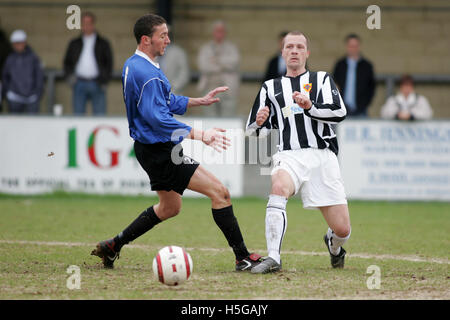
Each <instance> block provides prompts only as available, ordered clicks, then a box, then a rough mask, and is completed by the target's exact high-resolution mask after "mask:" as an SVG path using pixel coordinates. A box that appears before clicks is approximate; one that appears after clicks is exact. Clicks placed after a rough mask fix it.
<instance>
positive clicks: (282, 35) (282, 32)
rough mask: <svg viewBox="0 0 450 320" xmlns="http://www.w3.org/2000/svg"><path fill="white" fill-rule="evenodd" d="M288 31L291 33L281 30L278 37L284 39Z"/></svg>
mask: <svg viewBox="0 0 450 320" xmlns="http://www.w3.org/2000/svg"><path fill="white" fill-rule="evenodd" d="M288 33H289V32H288V31H281V32H280V33H279V34H278V38H279V39H284V37H286V36H287V34H288Z"/></svg>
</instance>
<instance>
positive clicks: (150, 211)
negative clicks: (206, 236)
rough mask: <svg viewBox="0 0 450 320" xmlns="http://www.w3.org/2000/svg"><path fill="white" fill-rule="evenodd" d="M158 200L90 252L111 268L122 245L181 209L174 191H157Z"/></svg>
mask: <svg viewBox="0 0 450 320" xmlns="http://www.w3.org/2000/svg"><path fill="white" fill-rule="evenodd" d="M157 193H158V196H159V202H158V203H157V204H156V205H154V206H151V207H149V208H147V209H145V210H144V211H143V212H142V213H141V214H140V215H139V216H138V217H137V218H136V219H135V220H134V221H133V222H132V223H131V224H130V225H129V226H128V227H126V228H125V229H124V230H123V231H122V232H121V233H119V234H118V235H117V236H115V237H114V238H112V239H108V240H104V241H100V242H99V243H98V244H97V247H96V248H95V249H94V250H93V251H92V252H91V254H92V255H95V256H98V257H100V258H101V259H102V261H103V265H104V267H105V268H110V269H112V268H113V267H114V261H115V260H116V259H118V258H119V254H120V250H121V249H122V247H123V246H124V245H126V244H128V243H130V242H131V241H133V240H135V239H137V238H138V237H140V236H141V235H143V234H144V233H146V232H147V231H149V230H150V229H152V228H153V227H154V226H155V225H157V224H158V223H160V222H161V221H164V220H167V219H169V218H171V217H174V216H176V215H177V214H178V213H179V212H180V209H181V195H180V194H178V193H176V192H175V191H157Z"/></svg>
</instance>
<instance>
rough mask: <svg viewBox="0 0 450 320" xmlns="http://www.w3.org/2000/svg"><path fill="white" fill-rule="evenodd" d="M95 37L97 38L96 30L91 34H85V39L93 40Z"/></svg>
mask: <svg viewBox="0 0 450 320" xmlns="http://www.w3.org/2000/svg"><path fill="white" fill-rule="evenodd" d="M95 38H97V33H96V32H94V33H92V34H90V35H84V34H83V39H84V40H92V39H95Z"/></svg>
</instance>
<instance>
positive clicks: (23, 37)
mask: <svg viewBox="0 0 450 320" xmlns="http://www.w3.org/2000/svg"><path fill="white" fill-rule="evenodd" d="M10 41H11V44H12V47H13V50H14V51H13V52H12V53H11V54H10V55H9V56H8V58H6V61H5V65H4V66H3V71H2V96H3V97H5V98H6V101H7V102H8V111H9V112H10V113H39V102H40V99H41V95H42V89H43V84H44V73H43V70H42V67H41V62H40V60H39V57H38V56H37V55H36V54H35V53H34V52H33V50H32V49H31V48H30V46H29V45H27V34H26V33H25V31H23V30H15V31H14V32H13V33H12V34H11V37H10Z"/></svg>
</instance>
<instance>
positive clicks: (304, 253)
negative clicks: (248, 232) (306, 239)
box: [0, 239, 450, 264]
mask: <svg viewBox="0 0 450 320" xmlns="http://www.w3.org/2000/svg"><path fill="white" fill-rule="evenodd" d="M0 244H29V245H38V246H62V247H88V246H89V247H92V246H94V247H95V246H96V245H97V243H88V242H65V241H29V240H4V239H2V240H0ZM127 248H134V249H145V250H156V249H159V248H160V247H159V246H151V245H145V244H129V245H127ZM186 250H199V251H208V252H225V251H229V250H230V249H229V248H186ZM257 251H264V250H262V249H261V250H257ZM282 253H283V254H297V255H302V256H328V252H313V251H297V250H289V251H283V252H282ZM348 257H350V258H360V259H378V260H399V261H408V262H426V263H439V264H450V261H449V260H448V259H445V258H422V257H418V256H409V255H408V256H407V255H392V254H367V253H349V254H348Z"/></svg>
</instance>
